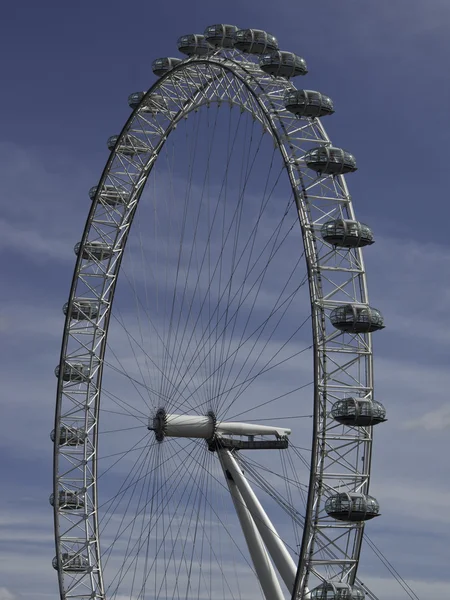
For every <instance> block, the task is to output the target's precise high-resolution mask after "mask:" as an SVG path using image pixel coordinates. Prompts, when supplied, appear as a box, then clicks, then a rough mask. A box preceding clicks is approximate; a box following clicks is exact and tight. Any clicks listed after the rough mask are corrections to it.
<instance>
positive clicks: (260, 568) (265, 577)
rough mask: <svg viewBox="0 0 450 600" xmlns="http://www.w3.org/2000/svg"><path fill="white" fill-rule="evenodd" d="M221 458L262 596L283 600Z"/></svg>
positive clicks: (241, 501)
mask: <svg viewBox="0 0 450 600" xmlns="http://www.w3.org/2000/svg"><path fill="white" fill-rule="evenodd" d="M222 456H223V454H222V453H221V452H220V453H219V458H220V461H221V465H222V469H223V472H224V475H225V481H226V482H227V485H228V489H229V490H230V494H231V498H232V499H233V503H234V507H235V509H236V513H237V516H238V518H239V522H240V524H241V528H242V531H243V533H244V536H245V541H246V542H247V546H248V550H249V552H250V556H251V559H252V561H253V566H254V567H255V571H256V574H257V576H258V579H259V582H260V584H261V587H262V589H263V592H264V596H265V597H266V600H284V595H283V591H282V589H281V586H280V583H279V581H278V578H277V575H276V573H275V569H274V568H273V565H272V563H271V561H270V557H269V555H268V553H267V550H266V548H265V547H264V544H263V541H262V538H261V535H260V534H259V531H258V529H257V527H256V525H255V522H254V520H253V518H252V516H251V514H250V511H249V509H248V508H247V506H246V504H245V502H244V499H243V497H242V495H241V493H240V491H239V489H238V487H237V485H236V483H235V482H234V480H232V479H230V478H229V477H228V476H227V467H226V466H225V464H224V463H223V461H222Z"/></svg>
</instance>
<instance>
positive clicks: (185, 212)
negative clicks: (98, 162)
mask: <svg viewBox="0 0 450 600" xmlns="http://www.w3.org/2000/svg"><path fill="white" fill-rule="evenodd" d="M199 129H200V128H199V127H197V128H196V131H195V133H194V138H193V140H194V143H193V151H192V152H190V153H189V157H188V186H187V189H186V193H185V197H184V207H183V216H182V224H181V235H180V240H179V245H178V258H177V268H176V275H175V281H174V284H173V294H172V303H171V309H170V319H169V325H168V332H167V347H168V348H169V349H170V347H171V336H172V323H173V318H174V310H175V299H176V291H177V286H178V277H179V273H180V265H181V256H182V252H183V244H184V237H185V233H186V219H187V215H188V202H189V198H190V196H191V188H192V170H193V168H194V157H195V156H196V154H197V152H196V149H197V143H198V134H199ZM186 135H187V132H186ZM165 358H166V356H165ZM166 369H167V364H166V362H165V361H164V360H163V371H166ZM163 386H164V383H163ZM161 391H162V390H161ZM165 395H168V394H165Z"/></svg>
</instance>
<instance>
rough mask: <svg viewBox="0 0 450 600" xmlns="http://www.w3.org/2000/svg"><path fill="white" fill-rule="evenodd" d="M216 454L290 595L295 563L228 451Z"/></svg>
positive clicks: (295, 570) (295, 571) (292, 586)
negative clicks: (232, 482) (238, 493)
mask: <svg viewBox="0 0 450 600" xmlns="http://www.w3.org/2000/svg"><path fill="white" fill-rule="evenodd" d="M218 454H219V457H220V460H221V463H222V467H223V468H224V469H227V470H228V471H229V473H230V475H231V477H232V478H233V481H234V483H235V484H236V486H237V488H238V490H239V492H240V494H241V495H242V498H243V501H244V503H245V506H246V507H247V508H248V510H249V511H250V514H251V516H252V518H253V521H254V523H255V525H256V527H257V528H258V531H259V533H260V535H261V538H262V540H263V542H264V544H265V545H266V548H267V550H268V552H269V554H270V556H271V557H272V560H273V562H274V564H275V566H276V568H277V569H278V572H279V574H280V576H281V578H282V579H283V581H284V583H285V584H286V587H287V589H288V590H289V592H290V593H291V594H292V591H293V589H294V581H295V575H296V573H297V566H296V564H295V562H294V561H293V559H292V557H291V555H290V554H289V552H288V551H287V550H286V547H285V545H284V544H283V542H282V541H281V538H280V536H279V535H278V533H277V531H276V529H275V527H274V526H273V524H272V522H271V520H270V519H269V517H268V516H267V514H266V512H265V511H264V509H263V507H262V506H261V504H260V502H259V500H258V498H257V497H256V495H255V493H254V491H253V490H252V488H251V487H250V484H249V483H248V481H247V480H246V478H245V477H244V476H243V474H242V471H241V469H240V468H239V465H238V464H237V462H236V460H235V458H234V457H233V455H232V454H231V452H230V451H229V450H219V451H218Z"/></svg>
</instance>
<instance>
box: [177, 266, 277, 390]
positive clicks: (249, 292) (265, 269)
mask: <svg viewBox="0 0 450 600" xmlns="http://www.w3.org/2000/svg"><path fill="white" fill-rule="evenodd" d="M268 266H269V263H267V264H266V265H265V267H264V268H263V269H262V271H261V272H260V274H259V275H258V278H257V279H256V281H255V282H254V283H253V285H252V286H251V287H250V289H249V290H248V292H247V294H246V295H245V298H244V299H243V301H242V302H241V304H240V305H239V306H238V307H237V308H236V309H235V311H234V314H233V316H234V315H236V314H237V312H238V311H239V308H240V306H241V305H242V304H243V302H245V300H246V299H247V297H248V296H249V295H250V294H251V293H252V291H253V288H254V287H255V286H256V285H257V283H258V280H259V279H260V278H261V277H264V275H265V273H266V271H267V268H268ZM244 284H245V283H243V284H242V285H244ZM238 292H239V290H237V292H236V294H235V296H236V295H237V293H238ZM284 303H285V302H283V304H284ZM283 304H281V305H280V306H279V307H277V308H276V309H274V310H273V311H272V313H271V314H270V315H269V317H267V319H266V320H265V321H263V323H261V324H260V325H259V327H257V328H256V329H255V330H254V332H253V333H252V334H250V335H249V336H248V337H247V338H246V339H245V340H244V341H243V342H242V343H241V344H240V345H239V346H238V348H236V349H235V350H234V352H233V353H231V354H229V355H228V356H227V358H226V359H225V361H224V362H225V363H226V362H228V360H230V358H232V357H233V356H234V355H235V353H236V352H238V351H239V349H240V348H241V347H242V345H244V344H245V343H246V342H247V341H248V340H249V339H250V338H251V337H252V335H253V334H254V333H256V332H257V331H259V329H260V328H261V327H263V326H264V323H265V322H266V321H267V320H268V319H269V318H271V317H272V316H273V314H275V313H276V312H277V311H278V310H279V309H280V308H281V307H282V306H283ZM224 314H225V313H223V314H222V316H221V319H222V318H223V316H224ZM223 334H224V330H222V332H221V334H220V335H223ZM207 341H208V340H206V342H207ZM206 342H205V344H206ZM197 371H198V369H196V371H194V373H193V374H192V375H191V378H190V380H189V382H188V383H190V382H191V381H192V380H193V378H194V377H195V375H196V373H197ZM213 375H214V372H213V373H211V374H210V375H209V377H208V378H207V380H208V379H209V378H210V377H212V376H213ZM204 384H205V381H203V383H202V384H201V385H200V386H197V388H196V389H195V390H194V392H192V393H191V394H190V396H188V398H190V397H191V396H192V395H193V394H194V393H195V392H196V391H197V390H198V389H199V387H201V386H203V385H204ZM185 389H186V387H185V388H183V390H182V391H181V393H183V392H184V390H185Z"/></svg>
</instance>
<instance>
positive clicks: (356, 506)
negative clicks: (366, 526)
mask: <svg viewBox="0 0 450 600" xmlns="http://www.w3.org/2000/svg"><path fill="white" fill-rule="evenodd" d="M325 511H326V512H327V513H328V514H329V515H330V516H331V517H333V518H334V519H338V520H341V521H365V520H368V519H372V518H374V517H376V516H377V515H378V514H379V511H380V506H379V504H378V502H377V501H376V500H375V498H373V497H372V496H368V495H365V494H356V493H351V492H350V493H348V494H347V493H342V494H336V495H334V496H330V497H329V498H328V499H327V500H326V502H325Z"/></svg>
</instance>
